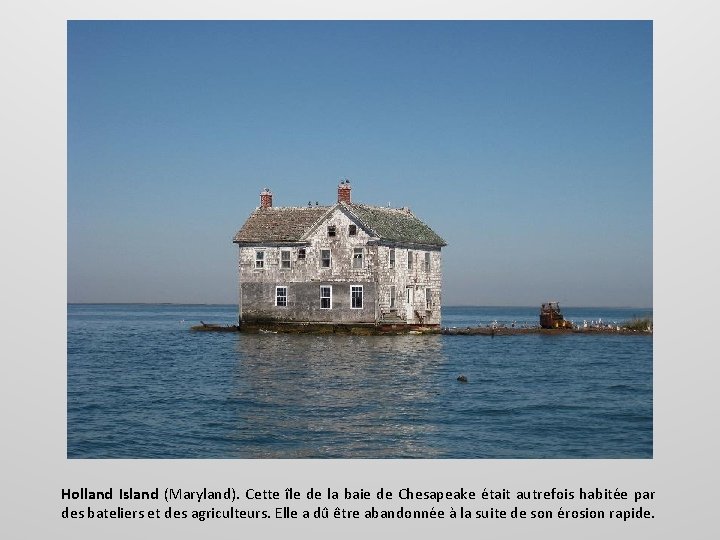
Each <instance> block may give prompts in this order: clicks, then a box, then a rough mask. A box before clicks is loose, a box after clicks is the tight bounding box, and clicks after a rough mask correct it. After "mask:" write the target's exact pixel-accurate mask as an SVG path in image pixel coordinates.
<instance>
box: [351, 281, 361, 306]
mask: <svg viewBox="0 0 720 540" xmlns="http://www.w3.org/2000/svg"><path fill="white" fill-rule="evenodd" d="M350 307H351V308H352V309H362V307H363V288H362V285H353V286H351V287H350Z"/></svg>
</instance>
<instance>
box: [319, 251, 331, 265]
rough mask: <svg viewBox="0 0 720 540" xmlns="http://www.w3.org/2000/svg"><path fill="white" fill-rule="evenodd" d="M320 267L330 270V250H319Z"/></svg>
mask: <svg viewBox="0 0 720 540" xmlns="http://www.w3.org/2000/svg"><path fill="white" fill-rule="evenodd" d="M320 266H321V267H322V268H330V250H329V249H321V250H320Z"/></svg>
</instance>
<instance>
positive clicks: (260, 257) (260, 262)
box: [255, 251, 265, 268]
mask: <svg viewBox="0 0 720 540" xmlns="http://www.w3.org/2000/svg"><path fill="white" fill-rule="evenodd" d="M263 266H265V252H264V251H256V252H255V268H262V267H263Z"/></svg>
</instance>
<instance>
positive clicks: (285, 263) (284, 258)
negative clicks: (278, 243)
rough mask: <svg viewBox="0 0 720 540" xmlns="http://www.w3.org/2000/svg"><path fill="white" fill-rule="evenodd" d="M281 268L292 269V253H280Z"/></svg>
mask: <svg viewBox="0 0 720 540" xmlns="http://www.w3.org/2000/svg"><path fill="white" fill-rule="evenodd" d="M280 268H290V252H289V251H287V250H282V251H281V252H280Z"/></svg>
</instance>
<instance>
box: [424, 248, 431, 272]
mask: <svg viewBox="0 0 720 540" xmlns="http://www.w3.org/2000/svg"><path fill="white" fill-rule="evenodd" d="M425 271H426V272H429V271H430V252H429V251H426V252H425Z"/></svg>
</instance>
